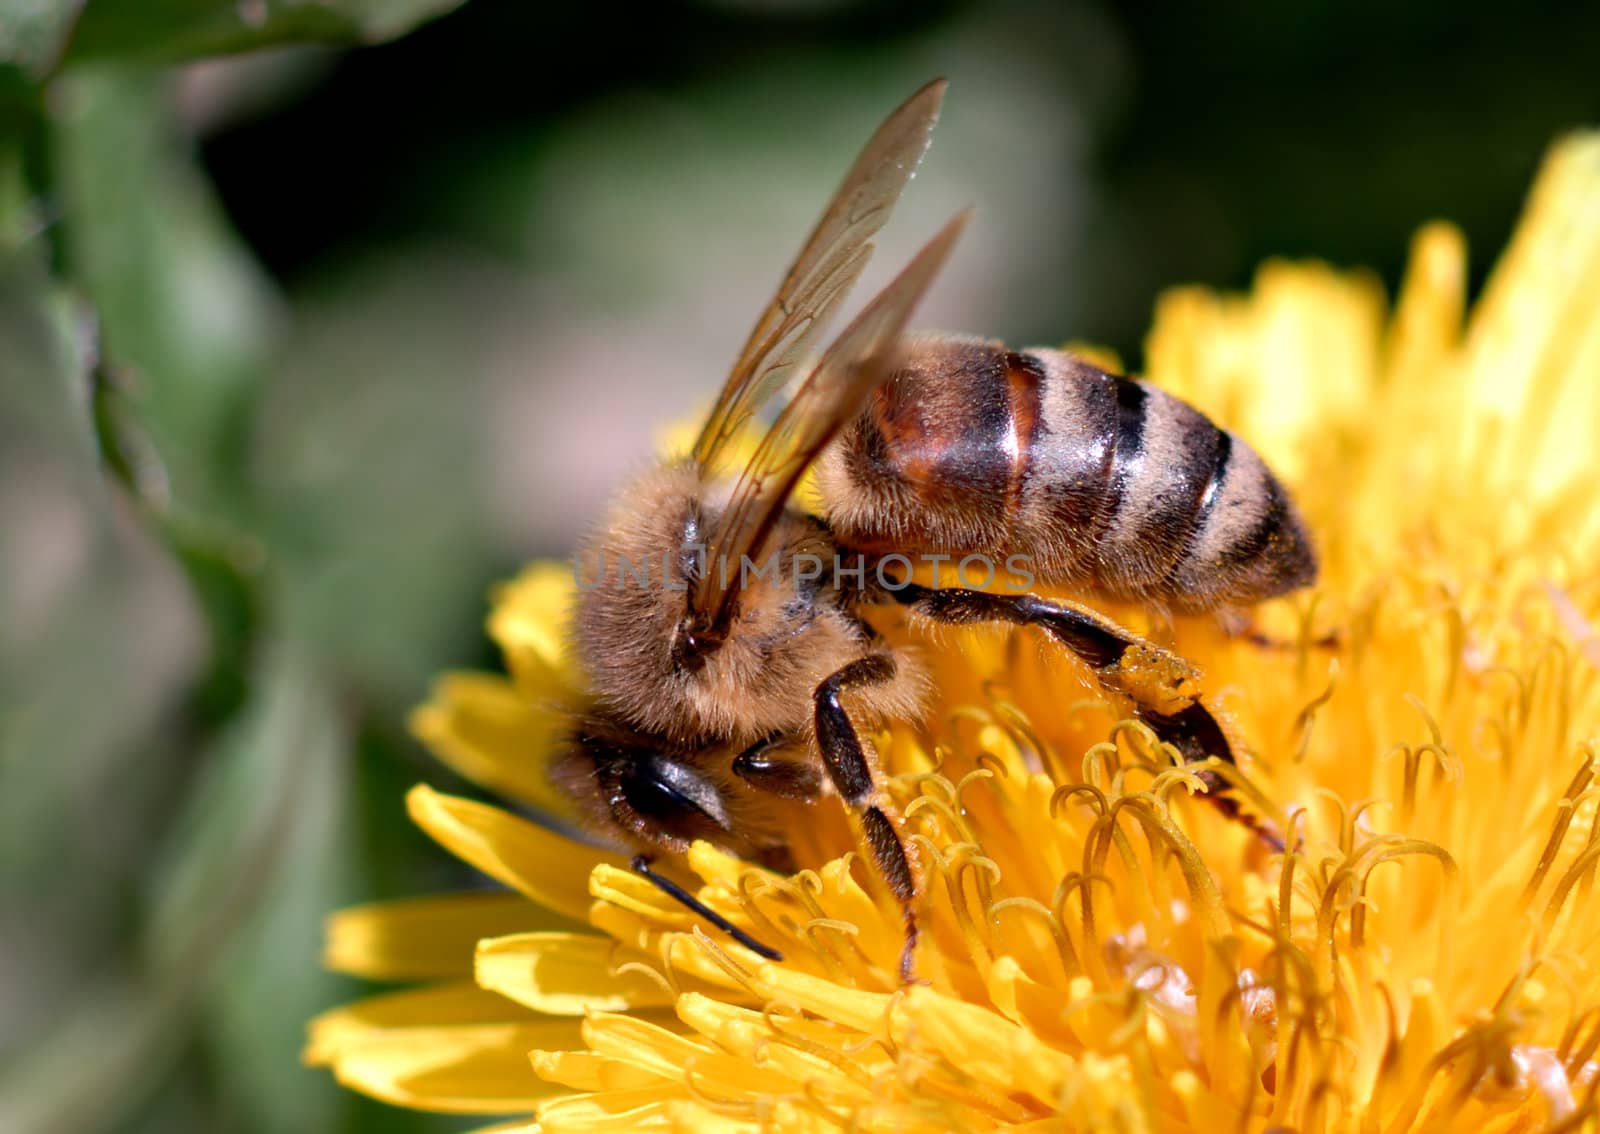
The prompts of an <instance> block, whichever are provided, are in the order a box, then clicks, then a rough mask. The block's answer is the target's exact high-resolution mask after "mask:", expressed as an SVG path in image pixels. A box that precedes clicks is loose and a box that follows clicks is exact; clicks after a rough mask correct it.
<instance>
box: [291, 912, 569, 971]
mask: <svg viewBox="0 0 1600 1134" xmlns="http://www.w3.org/2000/svg"><path fill="white" fill-rule="evenodd" d="M555 918H556V915H554V914H552V913H551V912H550V911H549V910H545V909H541V908H540V907H538V906H535V905H534V904H533V903H531V902H529V901H528V899H527V898H525V897H523V896H522V895H521V894H503V893H473V894H449V895H444V896H440V897H432V898H404V899H401V900H399V901H392V902H374V903H372V904H371V905H365V906H355V907H353V908H351V909H347V910H341V911H339V912H338V913H336V914H333V915H331V916H330V917H329V918H328V921H327V944H326V946H325V947H324V950H323V954H322V959H323V963H324V964H326V965H327V966H328V967H329V968H330V969H333V970H335V971H337V972H342V973H349V974H350V975H351V976H358V977H364V978H365V979H367V980H435V979H440V978H445V977H466V976H470V975H471V973H472V954H473V950H474V949H476V948H477V944H478V941H479V940H480V939H482V938H485V937H498V936H501V935H504V934H509V933H516V932H520V931H525V930H528V929H532V928H535V927H538V926H541V925H549V924H551V923H552V922H553V921H554V920H555Z"/></svg>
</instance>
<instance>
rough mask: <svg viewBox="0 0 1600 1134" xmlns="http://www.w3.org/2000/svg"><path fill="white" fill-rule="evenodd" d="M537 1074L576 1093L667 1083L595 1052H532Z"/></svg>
mask: <svg viewBox="0 0 1600 1134" xmlns="http://www.w3.org/2000/svg"><path fill="white" fill-rule="evenodd" d="M528 1059H529V1061H530V1062H531V1063H532V1064H533V1071H534V1074H536V1075H538V1076H539V1077H540V1078H541V1079H548V1080H550V1082H552V1083H560V1084H562V1085H563V1086H567V1087H571V1088H572V1089H573V1090H575V1091H631V1090H636V1089H638V1088H640V1087H650V1086H658V1085H660V1084H661V1083H662V1082H664V1081H665V1080H663V1079H662V1078H661V1076H659V1075H655V1074H652V1073H651V1072H650V1071H647V1070H645V1069H644V1068H642V1067H637V1066H635V1065H634V1064H632V1063H628V1062H626V1061H624V1060H621V1059H610V1058H607V1057H606V1056H603V1055H596V1054H595V1053H594V1052H592V1051H530V1052H529V1053H528Z"/></svg>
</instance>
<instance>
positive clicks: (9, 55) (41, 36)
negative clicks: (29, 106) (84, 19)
mask: <svg viewBox="0 0 1600 1134" xmlns="http://www.w3.org/2000/svg"><path fill="white" fill-rule="evenodd" d="M83 4H84V0H0V68H3V67H15V68H16V69H17V70H18V71H20V72H22V73H23V74H24V75H26V76H27V77H29V78H33V79H38V78H42V77H43V76H44V75H45V74H46V73H47V72H49V71H50V70H51V69H52V68H53V67H54V66H55V65H56V63H57V62H58V61H59V60H60V58H61V54H62V51H63V49H64V48H65V47H66V43H67V39H68V38H69V37H70V36H71V34H72V25H73V21H75V20H76V19H77V18H78V13H79V12H80V11H81V10H82V8H83Z"/></svg>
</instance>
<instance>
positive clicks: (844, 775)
mask: <svg viewBox="0 0 1600 1134" xmlns="http://www.w3.org/2000/svg"><path fill="white" fill-rule="evenodd" d="M895 669H896V666H895V660H894V658H893V657H891V656H890V655H888V654H870V655H868V656H867V657H864V658H860V659H858V660H856V661H853V662H851V663H850V664H849V665H847V666H845V667H844V668H843V669H841V670H839V671H838V672H837V673H835V674H833V675H832V676H830V677H828V678H827V679H826V680H824V681H823V682H822V684H821V685H818V686H817V688H816V691H815V692H814V693H813V694H812V701H813V704H814V712H815V723H816V736H817V748H818V750H819V751H820V753H821V755H822V764H823V767H825V768H826V769H827V771H828V778H829V779H830V780H831V781H832V782H833V786H834V788H835V790H837V791H838V793H839V798H840V799H842V800H844V802H845V805H846V806H848V807H849V808H850V809H851V810H852V811H854V812H855V814H856V817H857V819H858V820H859V822H860V823H861V833H862V835H863V836H864V837H865V839H866V844H867V850H868V852H869V853H870V854H871V856H872V861H873V864H874V865H875V866H876V867H877V869H878V873H879V875H880V876H881V877H882V878H883V880H884V881H885V882H886V883H888V885H889V891H890V893H892V894H893V895H894V896H895V899H896V900H897V901H899V903H900V908H901V911H902V913H903V915H904V918H905V929H906V937H905V947H904V948H903V949H902V950H901V953H900V979H901V980H902V981H910V980H911V959H912V953H913V952H914V951H915V949H916V944H917V920H916V914H915V911H914V910H913V908H912V902H913V901H914V900H915V898H916V896H917V874H916V870H915V868H914V867H913V866H912V862H911V856H910V855H909V854H908V853H907V851H906V846H905V843H904V842H902V841H901V838H900V832H899V831H898V830H897V829H896V828H895V824H894V818H893V816H894V807H893V805H892V804H891V803H890V802H889V797H888V794H887V792H886V791H885V790H884V788H883V785H882V771H881V769H879V767H878V763H877V758H876V756H875V755H874V754H873V753H872V750H871V748H870V747H869V746H867V745H865V744H863V743H862V740H861V735H860V733H858V732H857V731H856V727H855V724H854V723H853V722H852V721H851V720H850V714H849V713H848V712H846V711H845V707H844V703H843V701H842V696H843V694H845V693H847V692H850V691H851V690H855V689H861V688H864V687H867V686H872V685H881V684H884V683H885V682H888V681H890V680H892V679H893V678H894V675H895Z"/></svg>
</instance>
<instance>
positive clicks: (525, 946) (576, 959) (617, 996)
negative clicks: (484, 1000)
mask: <svg viewBox="0 0 1600 1134" xmlns="http://www.w3.org/2000/svg"><path fill="white" fill-rule="evenodd" d="M475 973H476V976H477V981H478V984H479V985H480V986H482V987H483V988H487V989H491V990H493V991H495V992H498V993H500V994H501V995H503V996H509V997H510V998H511V999H513V1000H515V1001H517V1003H519V1004H525V1005H527V1006H528V1007H529V1008H532V1009H534V1010H535V1011H538V1012H548V1013H550V1014H552V1015H557V1016H581V1015H583V1014H584V1013H585V1012H588V1011H605V1012H625V1011H627V1010H629V1009H636V1008H665V1007H670V1006H671V1004H672V1002H673V999H674V997H673V992H672V988H671V987H670V986H669V985H668V984H667V982H666V979H665V978H664V977H661V976H659V975H655V966H650V967H649V970H648V971H646V964H645V959H644V958H642V957H641V956H640V955H639V954H637V953H633V952H632V951H630V950H627V949H624V948H623V946H622V945H621V944H620V943H618V942H616V941H613V940H611V939H610V938H608V937H596V936H592V935H585V934H578V933H521V934H517V935H516V936H513V937H501V938H497V939H495V940H490V941H483V942H480V943H479V945H478V953H477V964H476V970H475Z"/></svg>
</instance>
